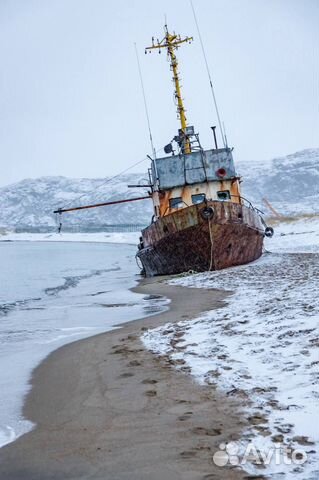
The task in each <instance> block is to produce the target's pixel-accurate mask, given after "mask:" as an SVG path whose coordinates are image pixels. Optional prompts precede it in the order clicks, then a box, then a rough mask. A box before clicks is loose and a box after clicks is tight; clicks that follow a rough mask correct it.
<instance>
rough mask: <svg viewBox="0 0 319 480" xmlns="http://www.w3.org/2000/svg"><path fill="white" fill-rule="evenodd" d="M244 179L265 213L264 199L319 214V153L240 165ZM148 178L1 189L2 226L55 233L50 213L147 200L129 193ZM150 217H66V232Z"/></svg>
mask: <svg viewBox="0 0 319 480" xmlns="http://www.w3.org/2000/svg"><path fill="white" fill-rule="evenodd" d="M237 171H238V174H239V175H241V176H242V177H243V183H242V193H243V195H244V197H246V198H248V199H249V200H250V201H252V202H253V203H255V204H256V205H257V206H259V207H260V208H261V210H264V211H266V212H267V208H266V207H265V205H264V204H263V201H262V199H263V198H266V199H267V200H268V201H269V202H270V203H271V205H272V206H273V207H274V208H275V209H276V210H278V211H279V212H280V213H282V214H290V215H291V214H292V215H293V214H297V213H302V212H303V213H310V212H311V213H312V212H316V213H319V206H318V205H319V149H308V150H303V151H301V152H297V153H294V154H293V155H288V156H286V157H281V158H275V159H274V160H272V161H269V162H266V163H265V164H262V163H260V162H259V163H257V162H256V163H254V162H241V163H237ZM145 183H147V177H146V175H145V174H126V175H120V176H118V177H116V178H113V179H112V178H109V179H108V178H98V179H96V178H93V179H89V178H82V179H74V178H65V177H40V178H36V179H26V180H22V181H21V182H18V183H15V184H12V185H8V186H6V187H2V188H0V201H1V210H0V226H4V227H8V228H19V229H28V228H30V227H33V228H42V229H45V228H49V227H51V228H53V227H54V226H55V225H56V219H55V216H54V215H53V213H52V211H53V210H54V209H55V208H58V207H66V206H77V205H83V204H88V203H100V202H107V201H113V200H118V199H122V198H134V197H137V196H144V195H145V194H146V192H147V188H128V187H127V185H128V184H145ZM151 216H152V205H151V201H150V200H142V201H140V202H133V203H125V204H122V205H121V204H120V205H114V206H111V207H101V208H95V209H90V210H83V211H81V212H74V213H68V214H65V215H63V221H64V225H65V227H66V228H68V227H73V228H78V229H79V230H88V229H94V228H102V227H103V226H104V225H106V224H141V225H147V224H148V223H149V222H150V219H151Z"/></svg>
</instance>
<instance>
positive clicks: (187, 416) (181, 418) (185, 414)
mask: <svg viewBox="0 0 319 480" xmlns="http://www.w3.org/2000/svg"><path fill="white" fill-rule="evenodd" d="M192 415H193V412H185V413H184V414H183V415H181V416H180V417H178V420H179V421H180V422H184V421H185V420H189V419H190V418H191V416H192Z"/></svg>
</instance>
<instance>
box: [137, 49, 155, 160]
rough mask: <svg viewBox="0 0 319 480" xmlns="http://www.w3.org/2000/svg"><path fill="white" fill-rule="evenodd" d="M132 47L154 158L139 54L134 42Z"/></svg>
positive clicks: (153, 151)
mask: <svg viewBox="0 0 319 480" xmlns="http://www.w3.org/2000/svg"><path fill="white" fill-rule="evenodd" d="M134 48H135V55H136V61H137V67H138V73H139V77H140V82H141V88H142V94H143V101H144V108H145V115H146V119H147V126H148V133H149V136H150V142H151V147H152V153H153V156H154V158H155V157H156V151H155V148H154V142H153V135H152V129H151V122H150V116H149V113H148V106H147V101H146V94H145V88H144V82H143V76H142V70H141V64H140V59H139V56H138V51H137V47H136V43H134Z"/></svg>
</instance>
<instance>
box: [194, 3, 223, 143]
mask: <svg viewBox="0 0 319 480" xmlns="http://www.w3.org/2000/svg"><path fill="white" fill-rule="evenodd" d="M190 4H191V7H192V11H193V16H194V20H195V24H196V28H197V33H198V37H199V41H200V45H201V48H202V53H203V57H204V61H205V65H206V70H207V75H208V79H209V84H210V89H211V92H212V97H213V102H214V106H215V110H216V115H217V120H218V126H219V130H220V134H221V137H222V140H223V144H224V147H225V148H227V141H226V139H225V135H224V132H223V127H222V122H221V119H220V115H219V110H218V105H217V101H216V96H215V90H214V86H213V82H212V77H211V74H210V70H209V66H208V62H207V57H206V53H205V48H204V44H203V40H202V36H201V33H200V29H199V25H198V21H197V17H196V12H195V9H194V5H193V2H192V0H190Z"/></svg>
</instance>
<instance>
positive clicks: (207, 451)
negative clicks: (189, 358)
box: [0, 280, 261, 480]
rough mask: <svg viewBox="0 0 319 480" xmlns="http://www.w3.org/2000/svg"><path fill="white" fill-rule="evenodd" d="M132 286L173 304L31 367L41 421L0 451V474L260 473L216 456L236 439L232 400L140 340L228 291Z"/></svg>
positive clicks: (42, 478)
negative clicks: (227, 464)
mask: <svg viewBox="0 0 319 480" xmlns="http://www.w3.org/2000/svg"><path fill="white" fill-rule="evenodd" d="M135 290H136V291H137V292H139V293H144V294H146V295H150V294H151V295H158V294H159V295H163V296H166V297H168V298H170V299H171V304H170V308H169V310H168V311H166V312H164V313H161V314H158V315H155V316H151V317H147V318H144V319H142V320H137V321H134V322H129V323H127V324H125V325H124V326H122V328H120V329H117V330H114V331H112V332H108V333H105V334H101V335H97V336H94V337H91V338H89V339H85V340H80V341H77V342H74V343H72V344H69V345H66V346H64V347H62V348H60V349H58V350H56V351H55V352H53V353H52V354H50V355H49V357H48V358H47V359H46V360H45V361H44V362H43V363H41V364H40V365H39V366H38V367H37V368H36V369H35V371H34V373H33V377H32V389H31V391H30V393H29V395H28V396H27V399H26V403H25V406H24V416H25V417H26V418H28V419H30V420H31V421H33V422H35V423H36V425H37V426H36V428H35V429H34V430H33V431H32V432H30V433H28V434H26V435H24V436H22V437H20V438H19V439H18V440H17V441H16V442H14V443H12V444H9V445H7V446H5V447H3V448H2V449H0V478H1V480H20V479H21V480H22V479H23V480H48V479H54V480H64V479H65V480H70V479H73V480H79V479H101V480H102V479H103V480H197V479H199V480H213V479H216V480H217V479H227V480H232V479H244V478H256V477H249V476H248V475H247V476H246V475H245V473H243V472H240V471H238V470H235V469H234V468H232V467H216V466H215V465H214V463H213V461H212V457H213V454H214V452H216V451H217V450H219V444H220V443H221V442H224V441H230V440H236V439H239V438H240V434H241V429H242V428H243V426H244V425H245V420H244V418H243V416H242V415H241V413H240V405H239V404H238V403H236V400H232V399H229V398H227V397H224V396H223V395H221V394H220V393H217V392H216V390H214V389H213V387H211V386H209V387H208V386H207V387H202V386H199V385H198V384H196V383H195V382H194V380H193V379H192V378H191V377H190V376H189V375H187V374H185V373H181V372H177V371H176V370H175V369H174V368H173V365H172V364H171V363H170V361H169V360H168V359H167V358H158V357H156V356H154V355H153V354H151V353H150V352H148V351H146V350H145V349H144V348H143V344H142V342H141V341H140V335H141V334H142V333H143V331H145V330H146V329H147V328H150V327H154V326H159V325H162V324H164V323H166V322H178V321H180V320H186V319H187V318H189V319H191V318H194V317H195V316H196V315H198V314H199V313H200V312H202V311H206V310H209V309H213V308H218V307H221V306H222V305H223V303H224V299H225V297H226V294H225V293H224V292H221V291H218V290H204V289H203V290H201V289H190V288H185V287H172V286H168V285H166V284H165V283H162V282H161V281H158V280H156V281H151V282H149V281H144V282H142V283H141V284H140V285H139V287H137V288H136V289H135ZM260 478H261V477H260Z"/></svg>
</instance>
